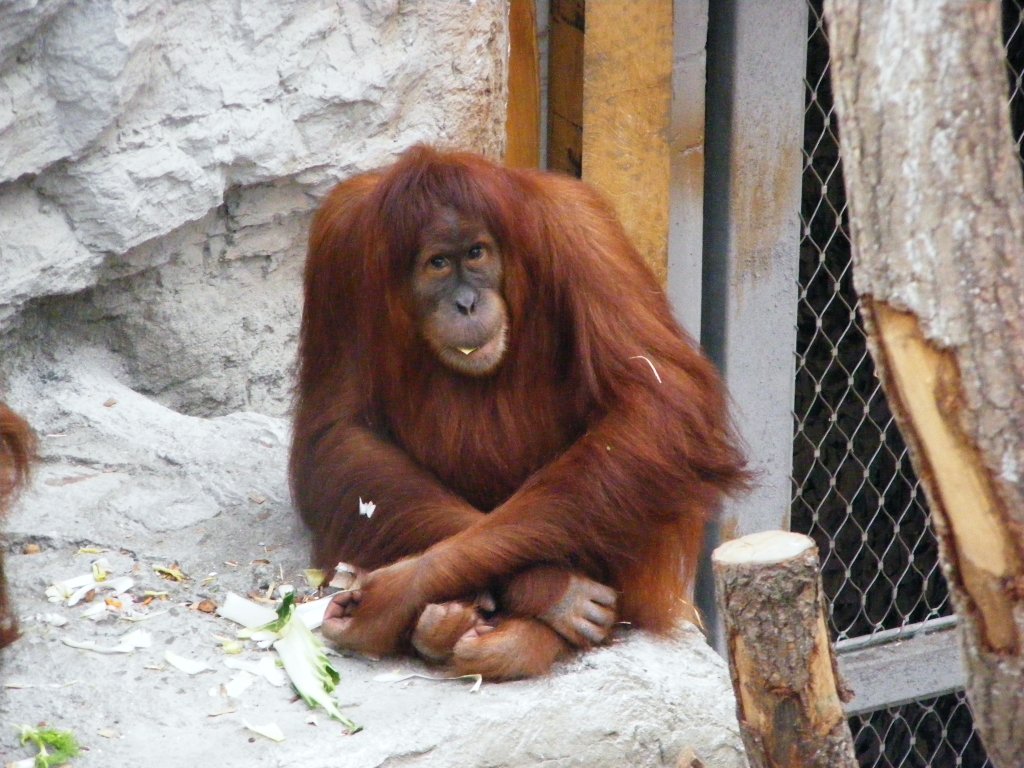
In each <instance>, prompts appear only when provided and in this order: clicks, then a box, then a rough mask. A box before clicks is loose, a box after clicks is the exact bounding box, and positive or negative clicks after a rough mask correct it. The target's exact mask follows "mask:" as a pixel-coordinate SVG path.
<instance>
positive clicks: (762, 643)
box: [711, 531, 857, 768]
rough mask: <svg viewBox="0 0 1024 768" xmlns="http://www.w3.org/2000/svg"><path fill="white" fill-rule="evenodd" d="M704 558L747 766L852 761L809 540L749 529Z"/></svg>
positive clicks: (843, 765)
mask: <svg viewBox="0 0 1024 768" xmlns="http://www.w3.org/2000/svg"><path fill="white" fill-rule="evenodd" d="M711 561H712V565H713V568H714V573H715V591H716V593H717V596H718V604H719V611H720V613H721V615H722V619H723V623H724V626H725V637H726V644H727V647H728V650H729V669H730V671H731V672H732V683H733V688H734V689H735V691H736V710H737V712H736V714H737V718H738V720H739V724H740V733H741V734H742V736H743V743H744V745H745V746H746V749H747V759H748V760H749V761H750V765H751V766H752V768H856V765H857V761H856V758H855V755H854V751H853V741H852V739H851V737H850V729H849V726H848V725H847V723H846V716H845V715H844V713H843V705H842V701H841V700H840V695H839V691H838V674H837V672H836V665H835V657H834V655H833V653H832V646H831V645H830V643H829V639H828V628H827V627H826V625H825V613H824V602H823V600H822V595H821V582H820V578H819V575H818V550H817V547H816V546H815V545H814V542H813V541H812V540H811V539H810V538H809V537H807V536H804V535H802V534H799V533H788V532H785V531H764V532H762V533H753V534H750V535H749V536H744V537H743V538H740V539H734V540H732V541H729V542H726V543H725V544H722V545H721V546H720V547H718V549H716V550H715V551H714V554H713V555H712V556H711Z"/></svg>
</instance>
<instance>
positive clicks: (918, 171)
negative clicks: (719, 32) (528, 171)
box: [825, 0, 1024, 768]
mask: <svg viewBox="0 0 1024 768" xmlns="http://www.w3.org/2000/svg"><path fill="white" fill-rule="evenodd" d="M825 11H826V19H827V21H828V24H829V33H830V38H831V50H832V66H833V74H832V83H833V88H834V89H835V102H836V108H837V110H838V113H839V125H840V133H841V136H842V147H841V149H842V156H843V162H844V174H845V178H846V188H847V200H848V202H849V206H850V232H851V239H852V243H853V254H854V263H855V266H854V281H855V284H856V287H857V290H858V292H859V294H860V297H861V301H862V308H861V311H862V314H863V316H864V322H865V326H866V328H867V331H868V342H869V345H870V346H871V350H872V353H873V355H874V358H875V363H876V366H877V369H878V373H879V376H880V378H881V381H882V385H883V388H884V389H885V392H886V395H887V397H888V399H889V404H890V406H891V407H892V410H893V413H894V415H895V416H896V420H897V422H898V424H899V426H900V429H901V430H902V432H903V435H904V437H905V438H906V441H907V443H908V445H909V447H910V451H911V457H912V459H913V461H914V467H915V469H916V470H917V473H918V476H919V477H920V479H921V482H922V484H923V485H924V488H925V491H926V493H927V496H928V500H929V503H930V506H931V510H932V515H933V521H934V523H935V529H936V533H937V534H938V537H939V544H940V554H941V559H942V564H943V570H944V572H945V574H946V578H947V580H948V582H949V586H950V591H951V593H952V596H953V603H954V606H955V607H956V610H957V613H958V614H959V617H960V627H961V637H962V640H963V643H964V647H965V651H966V654H965V655H966V658H967V661H968V667H969V668H968V686H967V693H968V697H969V699H970V702H971V705H972V708H973V709H974V714H975V720H976V723H977V726H978V730H979V732H980V733H981V735H982V739H983V741H984V743H985V746H986V748H987V750H988V753H989V756H990V757H991V759H992V760H993V762H995V764H996V765H998V766H1002V767H1003V768H1005V767H1006V766H1015V765H1018V764H1019V760H1020V748H1021V746H1020V738H1019V734H1016V735H1015V733H1014V731H1015V730H1016V727H1017V726H1018V725H1019V724H1020V723H1021V722H1024V648H1022V639H1024V567H1022V564H1024V552H1022V531H1024V481H1022V477H1024V306H1022V305H1024V258H1022V243H1024V187H1022V184H1021V168H1020V161H1019V159H1018V156H1017V152H1016V149H1015V146H1014V143H1013V140H1012V137H1011V132H1010V117H1009V109H1008V106H1007V101H1008V89H1007V75H1006V62H1005V54H1004V52H1003V48H1002V42H1001V39H1002V38H1001V34H1000V4H999V3H998V2H994V1H993V0H979V1H976V2H971V3H965V2H963V0H928V2H917V3H913V2H906V0H886V1H885V2H879V3H866V4H865V3H861V2H857V1H856V0H826V7H825Z"/></svg>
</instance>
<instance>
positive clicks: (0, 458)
mask: <svg viewBox="0 0 1024 768" xmlns="http://www.w3.org/2000/svg"><path fill="white" fill-rule="evenodd" d="M33 446H34V442H33V438H32V433H31V432H30V431H29V428H28V425H27V424H26V423H25V422H24V420H22V419H21V417H19V416H18V415H17V414H16V413H14V412H13V411H12V410H11V409H10V408H8V407H7V406H6V405H4V404H3V403H0V518H2V517H3V513H4V512H6V511H7V505H8V504H9V503H10V502H11V500H12V498H13V496H14V494H15V493H16V492H17V490H18V488H19V487H20V486H21V485H22V483H24V481H25V480H26V478H27V477H28V469H29V461H30V458H31V455H32V450H33ZM17 637H18V625H17V622H16V621H15V617H14V612H13V610H12V607H11V603H10V599H9V597H8V592H7V578H6V576H5V574H4V562H3V550H2V549H0V648H4V647H6V646H8V645H10V644H11V643H13V642H14V641H15V640H16V639H17Z"/></svg>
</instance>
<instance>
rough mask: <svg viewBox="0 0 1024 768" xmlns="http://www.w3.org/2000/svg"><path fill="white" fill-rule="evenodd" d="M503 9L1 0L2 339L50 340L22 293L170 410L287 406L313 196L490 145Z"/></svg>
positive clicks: (0, 344) (496, 117) (18, 342)
mask: <svg viewBox="0 0 1024 768" xmlns="http://www.w3.org/2000/svg"><path fill="white" fill-rule="evenodd" d="M504 11H505V8H504V3H503V2H501V0H478V1H475V2H474V1H471V0H455V1H453V2H437V3H434V2H426V3H421V2H414V3H399V2H397V0H390V1H389V0H346V2H342V3H338V2H321V1H318V0H261V1H259V2H248V3H237V2H234V1H233V0H209V1H208V0H186V1H184V2H171V0H88V1H87V2H86V1H85V0H79V1H78V2H66V3H62V2H27V1H22V2H10V0H8V2H4V3H0V333H2V332H3V331H5V330H6V331H8V332H7V333H6V334H4V335H3V336H2V337H0V355H2V356H3V358H4V359H5V361H6V360H8V359H10V357H11V356H15V357H16V356H18V355H19V354H20V355H26V354H28V355H32V354H34V353H35V351H36V349H34V345H33V343H32V341H33V340H34V342H35V345H39V344H43V345H46V344H48V343H49V341H48V339H46V338H45V337H34V339H27V338H26V337H25V336H24V334H22V333H19V325H20V324H19V322H18V321H19V316H20V315H23V314H25V310H26V307H28V308H29V314H36V315H38V316H39V322H40V323H42V324H44V325H46V326H53V325H58V326H61V327H60V333H61V334H62V335H71V336H76V335H87V334H99V335H103V336H106V337H107V338H108V343H107V344H106V346H111V347H112V348H114V350H115V352H117V353H119V354H120V355H122V356H123V357H124V359H125V360H126V366H125V369H126V371H127V373H128V375H129V376H130V377H131V379H130V380H129V381H128V382H127V383H128V384H129V386H132V387H133V388H134V389H137V390H139V391H143V392H146V393H147V394H150V395H152V396H155V397H157V398H158V399H160V400H161V401H162V402H164V403H165V404H167V405H169V406H171V407H173V408H176V409H179V410H184V411H187V412H190V413H196V414H201V415H209V414H223V413H229V412H231V411H234V410H238V409H240V408H251V409H255V410H260V411H263V412H267V413H277V414H280V413H283V412H284V411H285V410H286V408H287V405H288V401H289V377H288V376H287V375H281V373H282V372H284V373H286V372H287V368H288V365H289V364H290V362H291V360H292V358H293V356H294V349H295V327H296V325H297V318H298V307H299V302H298V291H297V280H298V275H299V272H300V270H301V261H302V256H303V252H304V248H305V229H306V224H307V222H308V218H309V214H310V212H311V210H312V209H313V208H314V207H315V205H316V201H317V200H318V199H319V198H320V197H321V196H322V195H323V194H324V193H325V192H326V191H327V189H328V188H329V187H330V186H332V185H333V184H334V183H335V182H337V181H338V180H339V179H341V178H343V177H345V176H348V175H350V174H352V173H353V172H356V171H359V170H365V169H367V168H371V167H374V166H377V165H380V164H383V163H386V162H389V161H390V160H391V159H393V158H394V156H395V155H396V154H397V153H398V152H400V151H401V150H402V149H404V148H406V147H408V146H409V145H411V144H413V143H416V142H417V141H428V142H432V143H438V144H442V145H450V146H460V147H467V148H473V149H477V150H479V151H483V152H486V153H489V154H492V155H498V154H500V149H501V144H502V140H501V136H502V132H503V119H504V94H505V89H504V82H505V54H506V51H505V49H506V46H507V38H506V28H505V18H504ZM2 375H3V371H2V370H0V377H2ZM2 385H3V382H2V380H0V389H2Z"/></svg>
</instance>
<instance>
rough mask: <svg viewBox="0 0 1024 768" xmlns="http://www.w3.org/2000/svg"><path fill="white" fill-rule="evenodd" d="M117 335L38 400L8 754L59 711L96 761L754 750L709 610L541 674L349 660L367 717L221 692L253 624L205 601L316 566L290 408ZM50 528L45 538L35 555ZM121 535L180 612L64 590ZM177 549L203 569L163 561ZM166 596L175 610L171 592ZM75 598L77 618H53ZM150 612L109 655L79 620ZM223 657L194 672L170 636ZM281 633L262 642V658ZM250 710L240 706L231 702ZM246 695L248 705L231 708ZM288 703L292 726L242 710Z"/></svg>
mask: <svg viewBox="0 0 1024 768" xmlns="http://www.w3.org/2000/svg"><path fill="white" fill-rule="evenodd" d="M103 362H104V361H103V358H102V356H101V355H100V353H98V352H93V353H86V352H83V351H79V352H77V353H76V354H74V355H72V356H71V357H70V359H69V360H67V361H66V362H65V363H58V364H56V365H55V367H54V368H53V369H52V370H53V375H51V376H50V377H49V379H50V381H51V389H50V394H51V399H48V400H46V401H45V402H37V403H36V405H35V406H34V409H33V410H31V411H30V412H29V413H28V414H27V415H28V416H29V417H30V418H31V419H32V421H33V423H34V424H35V425H36V428H37V429H38V431H39V433H40V436H41V437H42V445H41V453H42V457H43V463H42V464H41V466H39V467H38V470H37V472H36V476H35V478H34V486H33V489H32V490H31V491H30V492H29V493H27V494H25V495H24V496H23V498H22V499H21V500H20V502H19V504H18V506H17V508H16V509H15V511H14V513H13V515H12V517H11V519H10V520H9V521H8V532H9V533H8V541H9V550H10V552H11V554H10V556H9V559H8V567H9V571H10V578H11V582H12V587H13V592H14V599H15V601H16V603H17V610H18V613H19V615H20V616H21V617H22V624H23V629H24V637H23V638H22V640H20V641H19V642H18V643H16V644H15V645H14V646H13V647H12V648H10V649H8V650H7V651H6V652H4V654H3V656H2V659H0V662H2V669H0V674H2V680H3V690H2V691H0V723H2V726H0V755H2V756H3V758H4V760H5V761H7V760H12V759H14V758H17V757H21V756H23V755H25V754H27V752H26V751H23V750H22V749H21V748H20V747H19V746H18V745H17V739H16V733H15V728H14V727H15V726H16V725H18V724H21V723H27V724H36V723H40V722H46V723H49V724H51V725H53V726H54V727H59V728H64V729H69V730H72V731H74V732H75V733H76V734H77V735H78V737H79V739H80V742H81V743H82V745H83V746H84V747H85V748H86V749H87V751H86V752H84V753H83V755H82V757H81V758H79V759H78V760H76V761H75V762H74V765H75V766H104V768H106V767H107V766H138V765H146V766H150V767H151V768H159V767H161V766H168V768H170V767H171V766H173V767H174V768H180V767H181V766H218V767H223V768H232V767H233V766H252V765H260V766H303V768H306V767H308V766H346V767H348V766H351V767H352V768H364V767H365V768H369V767H370V766H392V767H393V766H413V765H423V766H494V767H497V766H531V765H550V766H575V765H578V766H673V765H675V762H676V759H677V755H678V754H679V752H680V751H681V750H682V749H683V748H685V747H691V748H693V749H694V750H695V751H696V753H697V754H699V755H701V756H702V757H703V758H704V760H705V764H706V765H708V766H713V767H715V768H733V767H735V766H741V765H743V764H744V763H743V758H742V757H741V752H740V742H739V738H738V734H737V731H736V723H735V715H734V711H733V706H734V705H733V700H732V695H731V692H730V688H729V683H728V677H727V672H726V670H725V667H724V664H723V663H722V660H721V659H720V658H719V657H718V656H717V655H716V654H715V653H714V652H713V651H712V650H711V649H710V648H708V647H707V646H706V645H705V643H704V641H703V639H702V637H701V636H700V635H699V633H698V632H697V631H696V630H695V629H694V628H692V627H689V628H684V629H682V630H680V632H679V633H678V635H677V636H676V637H675V638H673V639H672V640H656V639H653V638H651V637H648V636H645V635H643V634H640V633H634V634H632V635H630V636H628V637H626V638H624V639H623V640H622V641H621V642H618V643H617V644H615V645H614V646H612V647H610V648H606V649H602V650H599V651H595V652H592V653H589V654H587V655H585V656H582V657H580V658H577V659H576V660H573V661H570V662H567V663H566V664H564V665H563V666H562V667H561V668H560V669H559V670H558V671H557V672H556V673H555V674H553V675H550V676H547V677H544V678H541V679H539V680H536V681H530V682H517V683H505V684H487V683H485V684H484V685H483V687H482V689H481V690H480V691H479V692H476V693H474V692H471V691H470V687H471V686H470V684H469V683H467V682H466V681H446V682H435V681H429V680H422V679H413V680H408V681H405V682H399V683H393V682H381V681H378V680H376V679H375V678H377V677H378V676H380V675H381V674H384V673H392V672H402V673H405V672H420V673H426V674H429V673H431V670H429V669H427V668H426V667H424V666H422V665H420V664H418V663H417V662H414V661H412V660H408V659H392V660H384V661H379V662H371V661H366V660H361V659H356V658H341V657H339V658H337V659H336V666H337V667H338V669H339V670H340V672H341V675H342V683H341V686H340V688H339V692H338V699H339V701H340V703H341V705H342V707H343V709H344V711H345V712H346V713H347V714H348V715H350V716H351V717H352V718H353V719H354V720H356V721H357V722H358V723H359V724H361V725H362V726H363V727H364V730H363V731H362V732H361V733H358V734H356V735H352V736H349V735H346V734H345V733H344V731H343V729H342V727H341V726H340V725H338V724H337V723H335V722H333V721H330V720H328V719H327V718H326V717H324V716H323V715H322V714H321V715H319V716H318V717H317V721H318V724H317V725H316V726H313V725H310V724H308V723H307V718H308V717H309V715H310V711H309V710H308V709H307V707H306V706H305V704H303V703H302V702H301V701H298V700H295V699H294V698H293V696H292V694H291V692H290V690H289V689H287V688H286V687H285V688H278V687H273V686H271V685H270V684H269V683H268V682H266V681H265V680H263V679H262V678H260V679H257V681H256V682H255V683H254V684H253V685H252V686H251V687H249V688H248V689H247V690H246V691H245V692H244V693H242V694H241V695H240V696H239V697H238V698H237V699H236V700H229V699H227V698H225V697H224V696H223V695H219V694H217V692H216V690H215V691H214V695H211V689H216V688H217V687H218V686H219V685H220V684H221V683H224V682H227V681H228V680H229V679H230V677H231V676H232V675H233V674H234V673H233V672H232V671H231V670H229V669H228V668H227V667H226V666H225V665H224V659H225V655H224V654H223V652H222V651H221V649H220V643H219V641H218V640H217V637H216V636H218V635H221V636H224V635H231V634H232V633H233V631H234V629H235V627H234V625H232V624H231V623H230V622H228V621H227V620H225V619H223V618H221V617H218V616H214V615H208V614H206V613H202V612H200V611H198V610H195V609H194V607H195V606H196V605H197V604H198V603H199V602H200V601H202V600H204V599H209V600H213V601H214V602H216V603H218V604H219V603H221V602H223V600H224V596H225V594H226V593H227V592H228V591H235V592H239V593H242V594H246V593H249V592H251V591H253V590H261V589H265V588H266V587H267V586H268V585H270V584H277V583H281V582H282V581H283V582H286V583H294V584H302V579H301V576H300V574H301V571H302V569H303V568H304V566H305V565H306V551H307V538H306V533H305V531H304V530H303V528H302V527H301V525H300V524H299V523H298V522H297V519H296V517H295V516H294V514H293V512H292V511H291V509H290V506H289V503H288V499H287V491H286V483H285V478H284V463H285V457H286V450H287V423H286V421H285V420H283V419H278V418H273V417H269V416H262V415H257V414H245V413H239V414H233V415H230V416H225V417H221V418H214V419H203V418H197V417H191V416H185V415H182V414H179V413H176V412H174V411H171V410H169V409H167V408H165V407H163V406H160V405H158V404H156V403H154V401H152V400H149V399H148V398H145V397H142V396H140V395H138V394H136V393H134V392H132V391H131V390H130V389H127V388H126V387H124V386H122V385H120V384H118V380H117V378H116V377H115V376H114V372H113V370H112V369H111V368H110V367H109V366H105V365H104V364H103ZM36 376H37V374H35V373H32V372H31V371H29V372H25V373H23V374H22V375H20V376H14V377H13V378H12V380H11V385H12V393H13V395H14V398H15V400H18V396H19V394H21V393H23V392H24V391H30V390H31V391H38V389H37V388H38V386H39V382H38V381H37V380H36V379H35V377H36ZM28 544H38V545H39V547H40V548H41V552H39V553H38V554H24V553H23V552H24V550H25V546H26V545H28ZM81 547H98V548H102V549H104V550H106V557H107V558H108V560H109V561H110V563H111V566H112V567H113V569H114V571H115V572H126V573H130V574H132V575H133V576H134V578H135V579H136V582H137V583H136V586H135V587H134V588H133V589H132V590H131V594H134V595H136V596H141V595H142V593H143V592H144V591H145V590H147V589H149V590H166V591H168V592H169V597H168V599H167V601H166V602H165V603H161V604H158V605H156V606H155V611H156V610H163V609H166V612H165V613H162V614H161V615H158V616H156V617H154V618H151V619H149V620H147V621H145V622H140V623H130V622H127V621H124V620H121V619H116V618H111V619H106V620H104V621H101V622H94V621H92V620H90V619H87V618H84V617H83V615H82V614H83V611H84V610H85V609H86V606H85V605H82V604H80V605H77V606H74V607H70V608H69V607H63V606H60V605H56V604H54V603H51V602H48V601H47V598H46V596H45V590H46V587H47V586H48V585H50V584H51V583H53V582H54V581H56V580H58V579H63V578H67V577H69V576H73V575H76V574H78V573H82V572H85V571H87V570H88V569H89V563H90V561H91V560H92V559H93V558H94V557H96V555H94V554H82V553H79V549H80V548H81ZM172 563H178V564H179V565H180V566H181V569H182V570H183V571H184V572H185V574H187V576H188V579H187V580H186V581H184V582H182V583H174V582H168V581H165V580H163V579H162V578H160V577H159V576H158V575H157V574H156V573H155V572H154V571H153V566H168V565H171V564H172ZM155 611H154V612H155ZM53 613H56V614H59V615H61V616H63V617H65V618H67V620H68V623H67V624H66V625H64V626H62V627H56V626H53V625H51V624H49V623H46V622H45V621H43V620H42V619H41V617H43V616H44V615H46V614H53ZM136 629H143V630H145V631H147V632H149V633H150V635H151V637H152V645H151V646H150V647H148V648H142V649H139V650H137V651H135V652H134V653H131V654H123V655H101V654H98V653H95V652H93V651H87V650H80V649H77V648H72V647H69V646H67V645H65V644H64V642H63V640H64V639H65V638H71V639H75V640H89V639H93V640H96V641H97V642H99V643H100V644H101V645H112V644H115V643H116V641H117V639H118V638H119V637H120V636H123V635H125V634H126V633H128V632H131V631H134V630H136ZM166 650H172V651H173V652H174V653H177V654H178V655H180V656H184V657H186V658H190V659H199V660H205V661H208V662H209V663H210V664H211V666H212V667H213V670H212V671H207V672H202V673H200V674H198V675H195V676H189V675H186V674H185V673H183V672H181V671H179V670H178V669H176V668H174V667H172V666H170V665H168V664H167V663H166V661H165V660H164V652H165V651H166ZM265 653H267V652H265V651H256V650H253V651H247V652H246V653H245V654H244V655H243V658H250V659H254V660H255V659H258V658H259V656H260V655H261V654H265ZM227 710H230V711H227ZM226 711H227V712H226ZM243 721H248V722H250V723H253V724H260V725H262V724H266V723H270V722H273V723H276V724H277V725H278V726H279V727H280V728H281V729H282V730H283V731H284V733H285V736H286V739H285V741H284V742H281V743H274V742H271V741H268V740H267V739H265V738H263V737H261V736H257V735H254V734H253V733H251V732H249V731H248V730H246V729H245V727H244V726H243V724H242V723H243Z"/></svg>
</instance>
